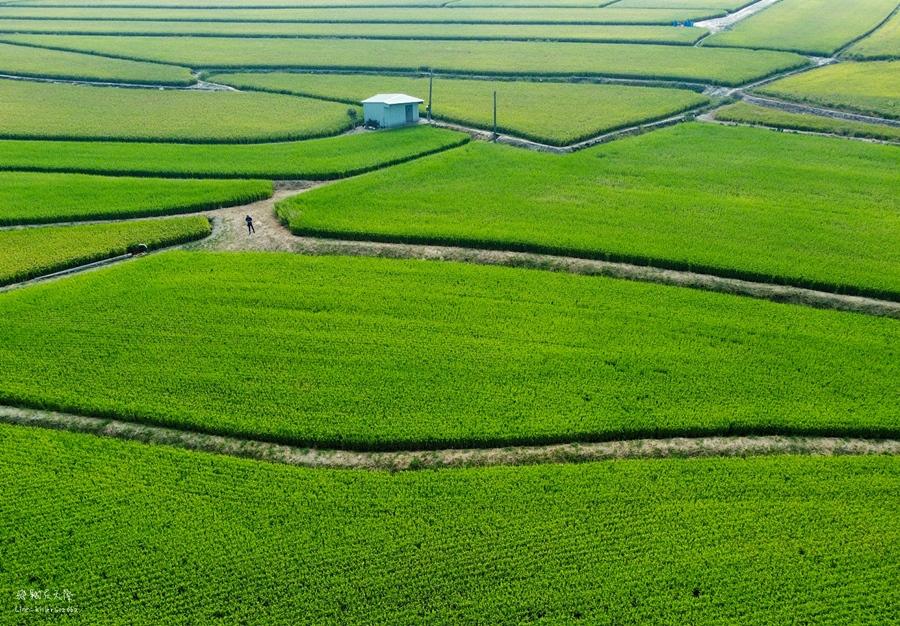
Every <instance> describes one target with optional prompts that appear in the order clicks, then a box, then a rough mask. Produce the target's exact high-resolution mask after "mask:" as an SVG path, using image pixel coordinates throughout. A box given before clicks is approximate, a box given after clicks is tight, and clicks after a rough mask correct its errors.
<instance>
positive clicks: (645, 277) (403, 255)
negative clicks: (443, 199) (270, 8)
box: [0, 179, 900, 319]
mask: <svg viewBox="0 0 900 626" xmlns="http://www.w3.org/2000/svg"><path fill="white" fill-rule="evenodd" d="M345 180H346V179H345ZM333 182H337V181H328V182H321V181H302V180H300V181H276V183H275V186H276V190H275V193H274V194H273V195H272V197H270V198H267V199H265V200H258V201H256V202H253V203H250V204H243V205H238V206H233V207H227V208H223V209H215V210H212V211H203V212H200V213H199V214H203V215H206V216H207V217H208V218H209V219H211V220H212V223H213V228H212V233H211V234H210V235H209V236H208V237H206V238H205V239H200V240H198V241H194V242H190V243H185V244H178V245H175V246H170V247H168V248H159V249H157V250H154V251H152V252H149V253H147V254H158V253H159V252H163V251H165V250H172V249H184V250H211V251H241V250H244V251H269V252H274V251H278V252H295V253H299V254H309V255H344V256H369V257H384V258H392V259H421V260H432V261H455V262H460V263H476V264H483V265H502V266H507V267H522V268H529V269H541V270H547V271H555V272H568V273H572V274H582V275H587V276H608V277H611V278H620V279H626V280H636V281H642V282H651V283H658V284H663V285H673V286H677V287H690V288H694V289H704V290H707V291H716V292H719V293H730V294H734V295H741V296H749V297H752V298H760V299H763V300H771V301H774V302H781V303H787V304H796V305H802V306H811V307H815V308H820V309H834V310H837V311H849V312H854V313H863V314H866V315H875V316H880V317H890V318H894V319H900V302H895V301H892V300H881V299H877V298H867V297H863V296H851V295H846V294H840V293H832V292H828V291H818V290H815V289H806V288H803V287H794V286H790V285H779V284H774V283H762V282H753V281H748V280H741V279H737V278H725V277H722V276H716V275H713V274H701V273H697V272H689V271H683V270H672V269H665V268H661V267H654V266H648V265H633V264H630V263H618V262H612V261H600V260H594V259H585V258H579V257H569V256H556V255H552V254H536V253H529V252H511V251H506V250H489V249H481V248H465V247H457V246H438V245H425V244H405V243H384V242H374V241H355V240H354V241H351V240H343V239H326V238H319V237H302V236H296V235H294V234H292V233H291V232H290V231H289V230H288V229H287V228H286V227H285V226H284V225H283V224H281V222H280V221H279V219H278V217H277V216H276V214H275V203H276V202H279V201H281V200H284V199H287V198H290V197H293V196H295V195H298V194H301V193H304V192H305V191H308V190H310V189H314V188H316V187H319V186H322V185H327V184H332V183H333ZM247 215H251V216H252V217H253V223H254V226H255V229H256V233H255V234H254V235H252V236H249V235H247V232H246V226H245V224H244V217H245V216H247ZM177 217H181V216H180V215H164V216H159V217H141V218H134V219H136V220H147V219H172V218H177ZM119 221H126V220H119ZM128 221H130V220H128ZM89 223H93V222H67V223H63V224H41V225H37V226H14V227H9V228H46V227H48V226H58V225H77V224H89ZM131 258H133V256H132V255H125V256H121V257H115V258H114V259H106V260H103V261H96V262H93V263H89V264H87V265H83V266H79V267H73V268H69V269H66V270H63V271H60V272H56V273H54V274H50V275H48V276H42V277H37V278H32V279H29V280H27V281H24V282H21V283H13V284H11V285H6V286H4V287H2V288H0V293H2V292H3V291H8V290H11V289H17V288H21V287H24V286H27V285H31V284H34V283H38V282H44V281H48V280H57V279H59V278H62V277H65V276H70V275H72V274H76V273H81V272H84V271H91V270H94V269H97V268H98V267H104V266H108V265H112V264H113V263H119V262H122V261H126V260H129V259H131Z"/></svg>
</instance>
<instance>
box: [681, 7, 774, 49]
mask: <svg viewBox="0 0 900 626" xmlns="http://www.w3.org/2000/svg"><path fill="white" fill-rule="evenodd" d="M780 1H781V0H759V2H754V3H753V4H751V5H749V6H745V7H744V8H743V9H741V10H740V11H735V12H734V13H729V14H728V15H725V16H724V17H716V18H713V19H711V20H703V21H701V22H694V26H696V27H698V28H705V29H706V30H708V31H709V33H710V34H711V35H712V34H714V33H718V32H720V31H723V30H725V29H727V28H731V27H732V26H734V25H735V24H737V23H738V22H740V21H742V20H745V19H747V18H748V17H750V16H751V15H756V14H757V13H759V12H760V11H762V10H763V9H766V8H768V7H770V6H772V5H773V4H775V3H776V2H780ZM701 41H702V40H701ZM698 43H699V42H698Z"/></svg>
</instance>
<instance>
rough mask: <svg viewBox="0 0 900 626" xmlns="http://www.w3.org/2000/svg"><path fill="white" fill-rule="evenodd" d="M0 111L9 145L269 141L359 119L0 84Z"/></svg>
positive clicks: (188, 95) (218, 94) (200, 95)
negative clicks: (58, 141)
mask: <svg viewBox="0 0 900 626" xmlns="http://www.w3.org/2000/svg"><path fill="white" fill-rule="evenodd" d="M0 107H2V109H3V113H4V114H3V117H2V118H0V137H4V138H14V139H22V138H35V139H111V140H131V141H171V142H181V143H190V142H205V143H208V142H242V141H274V140H279V139H303V138H308V137H317V136H319V137H320V136H325V135H334V134H337V133H340V132H343V131H345V130H348V129H350V128H352V127H353V126H354V124H356V120H357V119H358V118H357V117H351V116H350V115H349V114H348V107H347V106H346V105H343V104H337V103H334V102H325V101H322V100H312V99H309V98H297V97H288V96H283V95H278V94H266V93H236V92H229V91H191V90H175V89H172V90H158V89H121V88H118V87H97V86H87V85H56V84H47V83H32V82H26V81H15V80H0ZM353 111H354V113H356V114H357V115H358V116H360V117H361V115H362V111H361V109H359V110H358V109H357V108H353Z"/></svg>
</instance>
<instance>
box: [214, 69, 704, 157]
mask: <svg viewBox="0 0 900 626" xmlns="http://www.w3.org/2000/svg"><path fill="white" fill-rule="evenodd" d="M209 80H211V81H214V82H217V83H223V84H226V85H232V86H235V87H238V88H240V89H258V90H264V91H274V92H279V93H290V94H297V95H302V96H313V97H317V98H328V99H334V100H340V101H342V102H347V103H358V102H360V101H361V100H363V99H365V98H368V97H369V96H371V95H373V94H375V93H383V92H388V93H390V92H399V93H408V94H410V95H413V96H417V97H419V98H421V99H423V100H425V103H426V104H425V105H423V106H422V107H421V108H422V109H423V110H422V114H423V116H424V108H425V106H426V105H427V102H428V79H427V78H425V77H415V78H413V77H405V76H373V75H366V74H357V75H348V74H296V73H284V72H272V73H269V72H267V73H257V74H213V75H212V76H211V77H210V78H209ZM494 91H496V92H497V99H498V116H497V128H498V131H499V132H502V133H510V134H512V135H516V136H518V137H526V138H529V139H534V140H536V141H543V142H545V143H549V144H553V145H568V144H571V143H575V142H577V141H579V140H582V139H587V138H589V137H593V136H595V135H599V134H601V133H603V132H607V131H610V130H614V129H617V128H622V127H624V126H632V125H634V124H639V123H642V122H647V121H652V120H656V119H660V118H664V117H668V116H670V115H674V114H676V113H680V112H682V111H685V110H688V109H691V108H696V107H699V106H702V105H704V104H707V103H708V102H709V101H710V100H709V98H707V97H705V96H703V95H701V94H698V93H695V92H693V91H688V90H685V89H661V88H654V87H626V86H622V85H594V84H572V83H559V82H556V83H551V82H541V83H534V82H525V81H485V80H451V79H437V80H435V81H434V82H433V85H432V97H433V112H432V113H433V115H434V116H435V117H436V118H439V119H443V120H448V121H451V122H458V123H462V124H467V125H471V126H475V127H479V128H487V129H490V128H492V122H493V92H494Z"/></svg>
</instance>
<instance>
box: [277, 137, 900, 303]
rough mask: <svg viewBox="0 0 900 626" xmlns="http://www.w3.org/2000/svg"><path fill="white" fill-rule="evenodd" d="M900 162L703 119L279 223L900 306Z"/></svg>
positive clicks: (313, 200)
mask: <svg viewBox="0 0 900 626" xmlns="http://www.w3.org/2000/svg"><path fill="white" fill-rule="evenodd" d="M898 165H900V152H898V150H897V148H896V147H894V146H882V145H871V144H865V143H862V142H860V143H853V144H850V143H848V142H846V141H837V140H834V139H831V138H825V137H810V136H800V135H790V136H782V135H778V134H775V133H772V132H770V131H768V130H764V129H754V128H727V127H722V126H715V125H709V124H698V123H694V124H682V125H679V126H675V127H672V128H666V129H662V130H658V131H655V132H652V133H648V134H645V135H641V136H639V137H635V138H628V139H623V140H620V141H616V142H613V143H609V144H606V145H603V146H598V147H595V148H591V149H588V150H584V151H581V152H577V153H574V154H571V155H566V156H558V155H548V154H540V153H534V152H528V151H522V150H518V149H515V148H510V147H505V146H496V145H487V144H484V143H477V144H476V143H473V144H471V145H470V146H467V147H465V148H463V149H461V150H456V151H452V152H448V153H446V154H443V155H439V156H436V157H430V158H427V159H423V160H421V161H417V162H415V163H411V164H408V165H404V166H401V167H397V168H392V169H390V170H386V171H384V172H378V173H374V174H370V175H366V176H364V177H361V178H359V179H357V180H353V181H347V182H344V183H341V184H340V185H334V186H329V187H327V188H323V189H318V190H313V191H312V192H309V193H306V194H303V195H302V196H298V197H297V198H294V199H291V200H288V201H285V202H283V203H282V204H281V205H280V206H279V213H280V215H281V216H282V218H283V219H284V220H286V221H287V222H288V223H289V224H290V226H291V229H292V230H293V231H294V232H295V233H298V234H305V235H317V236H327V237H341V238H353V239H376V240H383V241H406V242H419V243H441V244H451V245H462V246H475V247H488V248H500V249H513V250H528V251H540V252H548V253H555V254H566V255H572V256H582V257H593V258H609V259H616V260H625V261H629V262H636V263H646V264H653V265H662V266H666V267H673V268H680V269H692V270H695V271H704V272H710V273H716V274H720V275H726V276H737V277H744V278H755V279H757V280H768V281H773V282H780V283H787V284H799V285H806V286H814V287H817V288H823V289H830V290H839V291H849V292H857V293H871V294H890V295H892V296H893V297H896V296H897V294H900V255H898V252H897V251H900V241H898V235H900V212H898V210H897V208H898V194H897V191H898V184H897V175H896V173H897V167H898ZM363 195H364V197H365V201H364V202H361V201H360V198H361V197H363ZM773 207H778V210H777V211H776V210H773Z"/></svg>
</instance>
